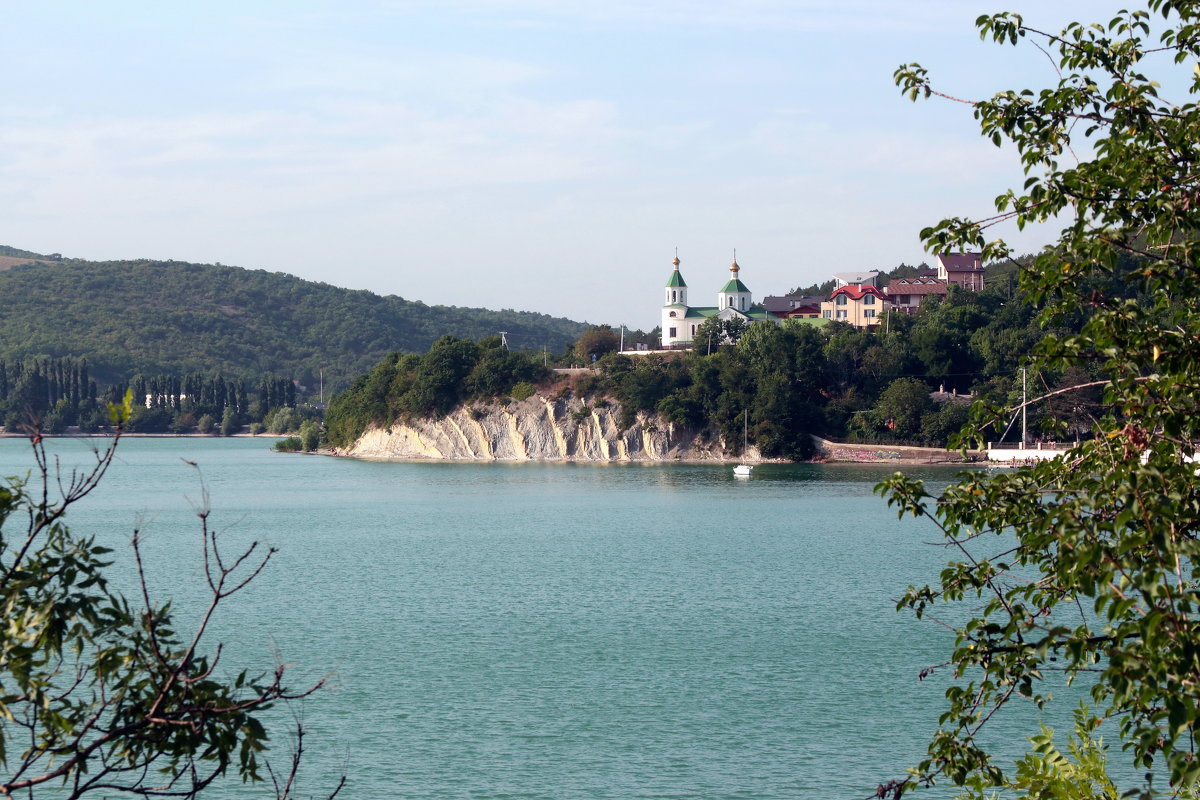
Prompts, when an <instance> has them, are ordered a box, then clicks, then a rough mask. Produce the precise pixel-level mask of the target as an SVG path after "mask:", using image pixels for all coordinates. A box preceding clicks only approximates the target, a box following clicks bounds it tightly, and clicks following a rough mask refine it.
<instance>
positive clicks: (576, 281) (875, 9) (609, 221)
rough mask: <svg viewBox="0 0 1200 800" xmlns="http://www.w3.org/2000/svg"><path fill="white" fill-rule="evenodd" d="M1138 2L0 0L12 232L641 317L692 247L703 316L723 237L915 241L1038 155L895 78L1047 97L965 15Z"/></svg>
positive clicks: (79, 247)
mask: <svg viewBox="0 0 1200 800" xmlns="http://www.w3.org/2000/svg"><path fill="white" fill-rule="evenodd" d="M1119 7H1121V4H1119V3H1111V4H1110V3H1107V2H1099V1H1097V2H1091V3H1084V2H1061V3H1054V2H1045V3H1041V4H1037V3H1031V2H1025V1H1024V0H1018V1H1016V2H1009V3H1007V4H999V5H990V4H981V3H976V2H961V1H960V2H953V1H952V0H930V1H929V2H921V1H920V0H914V2H910V3H896V2H885V1H884V0H842V2H837V1H836V0H829V1H828V2H809V0H793V1H792V2H784V1H783V0H727V1H726V2H710V1H709V0H692V1H691V2H682V0H644V1H643V2H634V1H633V0H607V2H603V3H597V2H594V0H593V1H592V2H578V1H577V0H441V1H440V2H425V1H424V0H393V1H391V2H387V1H386V0H376V1H375V2H365V1H359V0H342V2H336V3H335V2H323V1H321V0H288V2H276V1H275V0H239V2H226V1H225V0H211V1H210V2H205V3H179V2H162V1H161V0H159V1H158V2H153V3H151V2H120V0H114V2H112V3H95V2H53V0H50V1H49V2H46V3H16V2H11V1H10V0H0V9H2V12H0V21H2V22H3V25H4V30H5V53H6V58H5V61H6V68H5V70H4V71H3V77H2V78H0V81H2V83H0V86H2V87H3V94H2V95H0V103H2V104H3V107H2V108H0V112H2V113H0V197H3V200H2V201H0V202H2V203H3V206H2V210H3V213H0V243H3V244H11V245H14V246H17V247H22V248H26V249H31V250H36V251H40V252H61V253H63V254H64V255H68V256H78V257H84V258H96V259H117V258H137V257H147V258H161V259H167V258H174V259H179V260H186V261H199V262H221V263H224V264H234V265H238V266H244V267H251V268H263V269H268V270H273V271H282V272H288V273H292V274H295V275H299V276H301V277H304V278H308V279H312V280H321V281H326V282H328V283H332V284H335V285H339V286H347V287H351V288H356V289H369V290H371V291H374V292H378V293H381V294H398V295H401V296H403V297H406V298H409V299H414V300H422V301H424V302H426V303H431V304H433V303H439V304H452V305H468V306H485V307H490V308H515V309H521V310H532V311H541V312H545V313H551V314H556V315H563V316H569V317H572V318H575V319H586V320H589V321H592V322H609V323H613V324H618V323H626V324H629V325H631V326H633V327H643V328H650V327H653V326H654V325H655V324H656V320H657V317H658V308H657V305H656V304H657V303H658V302H660V301H659V298H660V296H661V291H660V290H661V287H662V284H663V283H664V282H665V280H666V278H667V275H668V273H669V270H670V261H671V259H672V258H673V257H674V254H675V248H676V247H678V248H679V256H680V259H681V260H682V261H683V270H684V276H685V277H686V279H687V281H688V283H689V286H690V287H692V300H693V302H697V303H700V302H702V301H703V302H708V300H707V294H706V292H709V293H711V294H713V295H714V298H715V293H716V290H717V288H719V286H720V285H721V284H722V283H723V282H724V280H725V278H726V277H727V273H726V272H725V270H726V268H727V267H728V264H729V261H730V260H731V257H732V254H733V250H734V249H735V248H736V249H737V256H738V261H739V263H740V264H741V266H742V268H743V271H742V278H743V280H745V282H746V283H747V284H748V285H749V286H750V288H751V289H752V290H753V291H754V293H755V296H756V297H761V296H762V295H764V294H782V293H784V292H786V291H787V290H789V289H791V288H793V287H795V286H797V285H801V284H808V283H812V282H815V281H821V280H824V279H826V278H827V277H828V276H829V274H830V273H833V272H839V271H848V270H858V269H865V268H874V267H881V268H890V267H893V266H895V265H896V264H899V263H901V262H905V263H917V262H920V261H921V260H924V259H926V258H927V255H926V254H925V253H924V252H923V250H922V248H921V246H920V242H919V241H918V238H917V232H918V231H919V230H920V228H921V227H923V226H925V225H928V224H931V223H933V222H935V221H937V220H938V219H940V218H942V217H943V216H948V215H977V216H986V215H988V214H989V212H990V210H991V199H992V198H993V197H995V196H996V195H997V194H999V193H1000V192H1001V191H1002V190H1003V189H1004V188H1006V187H1008V186H1009V185H1014V184H1016V183H1018V182H1019V180H1020V173H1019V170H1018V169H1017V167H1016V166H1015V159H1014V158H1013V156H1012V154H1011V153H1008V152H1005V151H1003V150H997V149H996V148H994V147H993V146H992V145H991V144H990V143H987V142H985V141H984V140H983V139H981V138H980V137H979V136H978V133H977V129H976V127H975V123H974V121H973V120H972V118H971V114H970V109H969V108H968V107H966V106H961V105H958V104H954V103H949V102H922V103H917V104H913V103H910V102H909V101H908V100H906V99H903V98H901V97H900V96H899V94H898V92H897V91H896V89H895V87H894V85H893V84H892V72H893V70H894V69H895V68H896V66H897V65H898V64H900V63H902V62H905V61H918V62H920V63H922V64H923V65H924V66H926V67H927V68H928V69H929V70H930V71H931V73H932V74H933V76H934V78H935V80H936V81H937V82H938V84H939V85H940V86H942V87H944V88H945V89H946V90H947V91H949V92H951V93H952V94H955V95H958V96H963V97H969V98H972V97H984V96H987V95H990V94H992V93H994V92H995V91H998V90H1001V89H1007V88H1013V87H1015V86H1025V85H1028V86H1035V87H1036V86H1042V85H1046V84H1047V83H1049V82H1050V81H1052V80H1053V79H1054V74H1053V71H1052V68H1051V66H1050V64H1049V62H1048V61H1047V59H1046V58H1045V57H1044V56H1042V55H1041V54H1040V53H1038V52H1037V51H1036V50H1034V49H1032V48H1021V49H1016V50H1014V49H1012V48H1001V47H998V46H995V45H991V44H986V43H981V42H980V41H979V39H978V36H977V35H976V33H975V32H974V27H973V20H974V19H975V17H976V16H977V15H978V14H980V13H984V12H989V11H995V10H1003V9H1007V10H1015V11H1020V12H1023V13H1025V14H1026V16H1027V19H1028V20H1029V21H1030V22H1031V23H1032V22H1038V23H1039V25H1042V26H1044V27H1046V28H1052V29H1056V30H1057V28H1058V27H1059V26H1061V24H1062V23H1063V22H1065V21H1067V20H1070V19H1088V20H1092V19H1106V18H1107V16H1108V14H1107V13H1104V14H1101V13H1099V12H1098V11H1097V10H1098V9H1104V10H1105V12H1107V11H1108V10H1111V9H1115V8H1119ZM1048 236H1049V233H1048V232H1038V231H1033V232H1030V233H1028V234H1025V235H1024V236H1023V238H1022V239H1020V240H1018V241H1019V246H1020V245H1026V246H1027V247H1028V249H1032V248H1034V247H1036V246H1038V245H1040V244H1041V243H1043V242H1044V241H1045V240H1046V239H1047V238H1048ZM714 301H715V300H714Z"/></svg>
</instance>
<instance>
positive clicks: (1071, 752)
mask: <svg viewBox="0 0 1200 800" xmlns="http://www.w3.org/2000/svg"><path fill="white" fill-rule="evenodd" d="M1100 722H1101V720H1100V719H1099V718H1098V717H1095V716H1093V715H1092V714H1090V713H1089V712H1088V711H1087V708H1086V707H1085V706H1083V705H1082V704H1081V705H1080V707H1079V708H1077V709H1076V710H1075V731H1074V732H1073V733H1072V734H1071V736H1070V738H1069V740H1068V742H1067V751H1066V752H1065V753H1064V752H1063V751H1062V750H1061V749H1060V748H1059V747H1058V745H1056V744H1055V742H1054V731H1053V730H1052V729H1050V728H1047V727H1046V726H1045V725H1042V726H1041V732H1040V733H1038V734H1037V735H1036V736H1031V737H1030V739H1029V743H1030V745H1031V749H1030V752H1028V753H1026V754H1025V755H1024V756H1022V757H1021V759H1020V760H1019V761H1017V763H1016V775H1014V776H1013V778H1011V779H1010V780H1008V781H1006V784H1005V787H1004V788H1006V789H1007V790H1009V792H1012V793H1013V794H1012V795H1011V796H1012V797H1013V798H1014V800H1116V798H1117V797H1118V790H1117V787H1116V785H1115V784H1114V783H1113V780H1112V778H1111V777H1109V774H1108V747H1107V746H1106V745H1105V744H1104V740H1103V739H1100V738H1098V737H1096V735H1095V731H1096V729H1097V728H1098V727H1099V725H1100ZM977 783H978V782H977ZM992 788H993V787H991V786H987V785H975V786H971V787H969V788H968V789H967V790H966V791H963V792H961V793H959V794H958V795H956V800H991V799H992V798H998V797H999V795H998V794H996V793H992V792H989V790H990V789H992ZM1178 796H1180V797H1187V798H1193V797H1195V792H1194V791H1187V792H1180V793H1179V794H1178Z"/></svg>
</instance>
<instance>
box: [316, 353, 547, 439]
mask: <svg viewBox="0 0 1200 800" xmlns="http://www.w3.org/2000/svg"><path fill="white" fill-rule="evenodd" d="M548 374H549V371H548V370H547V369H546V368H545V367H544V366H543V365H542V363H541V358H540V355H538V354H534V353H526V352H510V351H508V350H505V349H504V348H503V347H501V346H500V344H499V341H498V340H494V339H484V340H482V341H480V342H478V343H476V342H472V341H470V340H467V339H458V338H455V337H453V336H443V337H442V338H440V339H438V340H437V341H436V342H434V343H433V346H432V347H430V348H429V352H427V353H425V354H424V355H421V356H418V355H413V354H408V355H402V354H400V353H392V354H391V355H389V356H388V357H387V358H385V359H384V360H383V361H382V362H381V363H379V364H377V365H376V366H375V368H374V369H372V370H371V371H370V372H368V373H367V374H366V375H363V376H361V377H359V378H358V379H357V380H355V382H354V384H353V385H352V386H351V387H350V389H348V390H346V391H345V392H342V393H341V394H339V395H337V396H335V397H334V398H333V400H331V401H330V403H329V409H328V411H327V412H326V414H325V436H326V438H327V440H328V441H329V443H330V444H332V445H333V446H334V447H344V446H347V445H349V444H351V443H353V442H354V440H355V439H357V438H358V437H359V436H360V435H361V434H362V432H363V431H365V430H366V429H367V428H368V427H370V426H371V425H381V426H387V425H390V424H391V423H392V422H394V421H395V420H397V419H401V418H409V419H424V418H432V417H439V416H442V415H444V414H447V413H449V412H450V411H451V410H452V409H454V408H455V407H456V406H458V405H459V404H461V403H464V402H466V401H468V400H471V399H480V400H485V399H486V400H492V399H496V400H498V399H501V398H505V397H515V396H516V394H517V393H523V392H524V391H525V390H524V389H521V390H519V392H518V390H517V387H518V386H520V385H522V384H524V386H527V387H529V394H532V391H533V389H532V387H533V384H534V383H536V382H538V381H541V380H544V379H545V378H546V377H547V376H548ZM529 394H525V397H528V396H529Z"/></svg>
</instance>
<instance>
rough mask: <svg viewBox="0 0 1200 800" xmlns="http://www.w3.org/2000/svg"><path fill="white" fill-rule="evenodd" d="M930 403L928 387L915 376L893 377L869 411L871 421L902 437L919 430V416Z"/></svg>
mask: <svg viewBox="0 0 1200 800" xmlns="http://www.w3.org/2000/svg"><path fill="white" fill-rule="evenodd" d="M932 407H933V401H932V400H930V399H929V387H928V386H927V385H926V384H925V382H924V381H919V380H917V379H916V378H897V379H896V380H894V381H892V382H891V383H890V384H888V387H887V388H886V389H884V390H883V394H881V395H880V396H879V402H878V403H876V404H875V409H874V410H873V411H872V412H871V416H872V417H873V418H874V422H875V424H876V425H877V426H879V427H881V428H887V429H888V430H890V431H891V432H892V433H894V434H895V435H896V436H899V437H900V438H902V439H914V438H916V437H917V436H918V434H920V432H921V418H922V417H923V416H924V415H925V413H926V412H928V411H929V410H930V409H931V408H932Z"/></svg>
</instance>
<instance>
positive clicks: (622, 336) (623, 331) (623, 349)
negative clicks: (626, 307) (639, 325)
mask: <svg viewBox="0 0 1200 800" xmlns="http://www.w3.org/2000/svg"><path fill="white" fill-rule="evenodd" d="M617 352H618V353H624V352H625V323H624V322H622V323H621V349H620V350H618V351H617Z"/></svg>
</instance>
